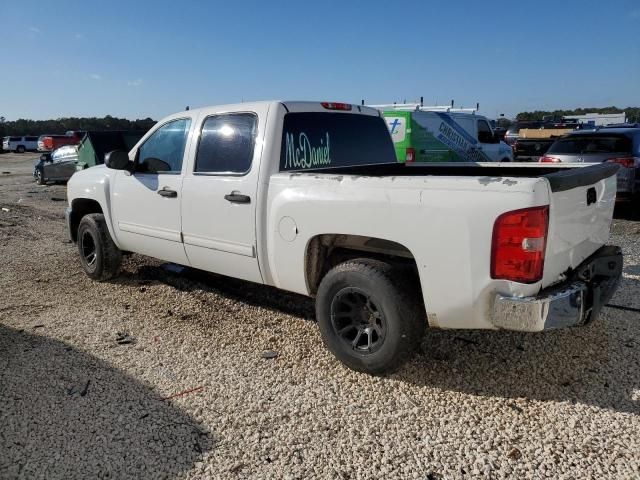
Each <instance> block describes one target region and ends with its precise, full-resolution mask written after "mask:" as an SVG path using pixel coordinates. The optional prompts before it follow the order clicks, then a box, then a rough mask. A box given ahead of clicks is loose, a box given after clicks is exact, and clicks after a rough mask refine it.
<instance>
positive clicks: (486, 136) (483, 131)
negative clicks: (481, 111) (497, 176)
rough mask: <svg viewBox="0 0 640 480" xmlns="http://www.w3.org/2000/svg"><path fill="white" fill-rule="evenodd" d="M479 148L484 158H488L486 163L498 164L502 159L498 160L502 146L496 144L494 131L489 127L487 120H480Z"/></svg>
mask: <svg viewBox="0 0 640 480" xmlns="http://www.w3.org/2000/svg"><path fill="white" fill-rule="evenodd" d="M477 122H478V146H477V149H478V150H479V151H480V153H481V154H482V156H483V157H486V159H485V161H488V162H498V161H500V160H501V159H500V158H498V155H499V153H500V152H499V149H500V144H499V143H496V141H495V140H494V137H493V130H491V127H490V126H489V122H487V121H486V120H485V119H478V120H477Z"/></svg>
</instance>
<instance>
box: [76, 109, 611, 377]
mask: <svg viewBox="0 0 640 480" xmlns="http://www.w3.org/2000/svg"><path fill="white" fill-rule="evenodd" d="M169 147H170V148H169ZM163 149H166V150H163ZM211 150H213V152H214V153H211ZM567 167H568V166H567V165H557V164H549V165H532V164H525V165H522V164H516V163H508V164H495V163H491V164H488V165H486V164H472V165H461V164H438V165H434V164H430V165H425V164H418V165H415V166H407V165H403V164H398V163H397V162H396V158H395V151H394V148H393V143H392V141H391V138H390V135H389V131H388V129H387V127H386V125H385V122H384V120H383V119H382V118H381V116H380V113H379V112H378V111H376V110H373V109H370V108H367V107H360V106H352V105H346V104H336V103H328V102H325V103H315V102H265V103H255V104H240V105H227V106H221V107H209V108H204V109H198V110H190V111H188V112H181V113H179V114H176V115H173V116H171V117H168V118H167V119H165V120H163V121H161V122H160V123H159V124H158V125H157V126H156V127H154V129H152V130H151V131H150V132H149V133H147V135H146V136H145V137H144V138H143V139H142V140H141V141H140V142H139V143H138V144H137V145H136V146H135V147H134V148H133V149H132V150H131V152H129V154H128V155H127V154H126V153H125V152H114V153H112V154H110V155H109V156H108V158H106V160H105V165H104V166H97V167H93V168H90V169H87V170H85V171H82V172H78V173H76V174H75V175H74V176H73V177H72V178H71V181H70V182H69V184H68V197H69V208H68V209H67V212H66V215H67V221H68V225H69V232H70V235H71V238H72V240H73V241H76V242H77V243H78V249H79V253H80V261H81V264H82V265H83V267H84V269H85V271H86V272H87V274H88V275H89V276H91V277H92V278H95V279H98V280H105V279H108V278H111V277H113V276H114V275H116V274H117V271H118V268H119V258H120V257H119V256H120V255H121V252H122V251H129V252H137V253H141V254H144V255H148V256H152V257H156V258H160V259H163V260H166V261H172V262H176V263H180V264H183V265H188V266H190V267H193V268H197V269H202V270H206V271H211V272H215V273H218V274H222V275H227V276H231V277H236V278H241V279H244V280H249V281H253V282H258V283H264V284H267V285H273V286H276V287H278V288H281V289H285V290H289V291H294V292H298V293H301V294H304V295H309V296H313V297H315V298H316V316H317V319H318V323H319V327H320V331H321V333H322V337H323V340H324V342H325V344H326V345H327V347H328V348H329V349H330V350H331V351H332V352H333V353H334V354H335V355H336V356H337V357H338V358H339V359H340V360H341V361H343V362H344V363H345V364H347V365H348V366H349V367H351V368H354V369H356V370H360V371H365V372H370V373H379V372H384V371H389V370H392V369H394V368H396V367H397V366H398V365H400V364H401V363H402V361H403V360H404V359H405V358H406V356H407V355H408V354H410V353H411V352H413V351H415V349H416V346H417V344H418V343H419V341H420V338H421V336H422V335H423V332H424V329H425V327H426V325H427V323H428V325H429V326H431V327H439V328H479V329H495V330H497V329H511V330H521V331H540V330H544V329H548V328H557V327H561V326H562V327H566V326H577V325H582V324H584V323H585V322H587V321H590V320H593V319H594V318H595V317H596V316H597V311H598V306H599V305H600V304H601V303H602V302H604V301H606V299H607V298H609V296H610V295H611V294H612V293H613V291H614V289H615V286H616V283H617V281H618V279H619V277H620V275H621V265H622V259H621V255H620V252H619V250H616V249H615V248H613V249H611V248H603V247H604V245H605V244H606V242H607V240H608V237H609V227H610V223H611V218H612V214H613V208H614V204H615V194H616V178H615V169H616V168H617V166H616V165H604V164H603V165H594V166H588V167H584V168H567Z"/></svg>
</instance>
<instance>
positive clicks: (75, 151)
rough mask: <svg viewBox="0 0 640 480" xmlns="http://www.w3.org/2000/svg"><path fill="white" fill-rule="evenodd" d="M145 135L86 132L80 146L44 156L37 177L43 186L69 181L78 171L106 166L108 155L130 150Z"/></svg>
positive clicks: (68, 146) (34, 174)
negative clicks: (105, 160) (105, 159)
mask: <svg viewBox="0 0 640 480" xmlns="http://www.w3.org/2000/svg"><path fill="white" fill-rule="evenodd" d="M143 135H144V132H140V131H109V132H85V135H84V137H83V139H82V141H81V142H80V144H79V145H65V146H63V147H60V148H58V149H56V150H54V151H53V152H52V153H44V154H42V156H41V157H40V161H39V162H38V163H37V164H36V165H35V168H34V172H33V176H34V177H35V179H36V182H37V183H38V184H40V185H43V184H44V183H47V182H49V181H67V180H69V179H70V178H71V176H72V175H73V174H74V173H75V172H76V171H78V170H82V169H84V168H89V167H93V166H95V165H99V164H101V163H103V162H104V155H105V154H106V153H108V152H110V151H112V150H118V149H124V150H126V151H128V150H130V149H131V148H132V147H133V146H134V145H135V144H136V143H137V142H138V140H140V138H142V136H143Z"/></svg>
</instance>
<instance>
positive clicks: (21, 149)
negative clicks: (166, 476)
mask: <svg viewBox="0 0 640 480" xmlns="http://www.w3.org/2000/svg"><path fill="white" fill-rule="evenodd" d="M25 150H26V149H25V148H24V145H18V148H16V152H17V153H24V152H25Z"/></svg>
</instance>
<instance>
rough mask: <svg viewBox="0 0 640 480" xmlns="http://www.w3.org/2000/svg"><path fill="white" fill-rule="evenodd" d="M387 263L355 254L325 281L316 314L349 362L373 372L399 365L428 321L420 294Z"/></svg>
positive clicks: (332, 345)
mask: <svg viewBox="0 0 640 480" xmlns="http://www.w3.org/2000/svg"><path fill="white" fill-rule="evenodd" d="M403 277H404V276H402V277H401V276H400V275H399V271H398V270H397V269H394V267H393V266H391V265H389V264H388V263H384V262H381V261H378V260H371V259H365V258H361V259H355V260H350V261H347V262H344V263H341V264H339V265H337V266H336V267H334V268H333V269H331V270H330V271H329V272H328V273H327V274H326V275H325V277H324V278H323V279H322V281H321V282H320V286H319V288H318V293H317V298H316V317H317V320H318V326H319V328H320V333H321V335H322V340H323V342H324V344H325V346H326V347H327V348H328V349H329V350H330V351H331V352H332V353H333V354H334V355H335V357H336V358H337V359H338V360H340V361H341V362H342V363H344V364H345V365H346V366H347V367H349V368H351V369H353V370H356V371H358V372H365V373H369V374H374V375H375V374H381V373H388V372H392V371H394V370H396V369H397V368H398V367H400V366H401V365H402V364H403V363H404V362H405V361H406V360H407V359H408V358H409V357H411V356H412V355H413V354H414V353H415V352H416V350H417V348H418V345H419V344H420V341H421V340H422V336H423V335H424V331H425V327H426V315H425V314H424V309H423V303H422V299H421V297H420V296H419V295H418V294H417V293H413V294H412V293H411V292H414V291H415V290H416V289H415V288H411V285H410V284H409V283H408V282H407V281H406V280H405V278H406V277H404V278H403Z"/></svg>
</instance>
